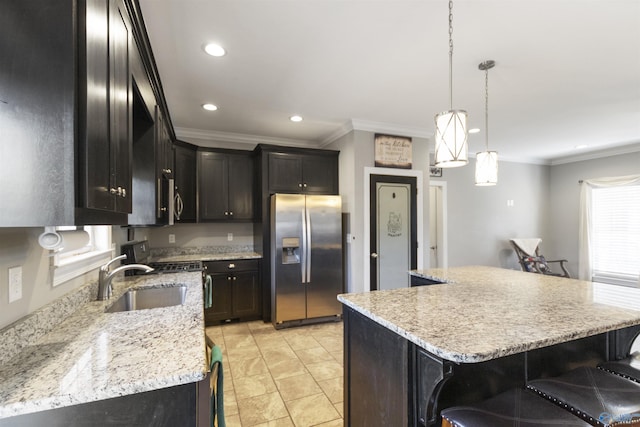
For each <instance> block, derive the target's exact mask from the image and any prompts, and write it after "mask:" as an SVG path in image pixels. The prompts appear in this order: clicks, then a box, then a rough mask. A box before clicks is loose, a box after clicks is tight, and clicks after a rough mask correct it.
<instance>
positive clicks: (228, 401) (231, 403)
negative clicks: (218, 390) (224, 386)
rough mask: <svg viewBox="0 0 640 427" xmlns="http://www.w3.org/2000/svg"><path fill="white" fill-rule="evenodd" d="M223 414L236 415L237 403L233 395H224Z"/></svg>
mask: <svg viewBox="0 0 640 427" xmlns="http://www.w3.org/2000/svg"><path fill="white" fill-rule="evenodd" d="M224 414H225V416H226V415H236V414H238V402H237V401H236V395H235V393H233V392H232V393H227V392H225V393H224Z"/></svg>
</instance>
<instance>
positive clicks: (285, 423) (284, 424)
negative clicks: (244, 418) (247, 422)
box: [254, 417, 294, 427]
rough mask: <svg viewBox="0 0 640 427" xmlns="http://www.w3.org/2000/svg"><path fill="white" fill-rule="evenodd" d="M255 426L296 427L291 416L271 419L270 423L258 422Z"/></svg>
mask: <svg viewBox="0 0 640 427" xmlns="http://www.w3.org/2000/svg"><path fill="white" fill-rule="evenodd" d="M254 427H294V425H293V421H291V418H289V417H287V418H280V419H279V420H274V421H269V422H268V423H260V424H256V425H255V426H254Z"/></svg>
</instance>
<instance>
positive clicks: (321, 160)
mask: <svg viewBox="0 0 640 427" xmlns="http://www.w3.org/2000/svg"><path fill="white" fill-rule="evenodd" d="M302 187H303V192H304V193H313V194H338V157H337V156H335V157H334V156H324V155H318V156H313V155H305V156H303V157H302Z"/></svg>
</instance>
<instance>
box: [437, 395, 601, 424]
mask: <svg viewBox="0 0 640 427" xmlns="http://www.w3.org/2000/svg"><path fill="white" fill-rule="evenodd" d="M516 425H517V426H520V427H541V426H563V427H590V426H589V424H587V423H586V422H584V421H583V420H581V419H580V418H578V417H576V416H575V415H572V414H571V413H569V412H567V411H565V410H563V409H561V408H559V407H557V406H556V405H554V404H553V403H550V402H548V401H546V400H545V399H541V398H540V397H538V396H536V395H535V394H533V393H531V392H529V391H527V390H524V389H513V390H509V391H506V392H504V393H502V394H499V395H497V396H495V397H492V398H490V399H488V400H485V401H483V402H481V403H478V404H475V405H472V406H455V407H452V408H447V409H445V410H443V411H442V427H513V426H516Z"/></svg>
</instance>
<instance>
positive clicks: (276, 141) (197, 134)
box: [175, 127, 316, 149]
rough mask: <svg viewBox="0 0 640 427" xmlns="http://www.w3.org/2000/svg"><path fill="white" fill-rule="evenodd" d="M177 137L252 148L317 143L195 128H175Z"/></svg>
mask: <svg viewBox="0 0 640 427" xmlns="http://www.w3.org/2000/svg"><path fill="white" fill-rule="evenodd" d="M175 131H176V137H177V138H178V139H181V138H189V139H197V140H199V141H202V142H209V143H211V142H224V143H234V144H244V145H250V146H251V148H249V149H253V147H255V146H256V145H257V144H272V145H286V146H288V147H309V146H310V145H315V144H316V143H314V142H313V141H304V140H299V139H290V138H275V137H271V136H260V135H249V134H243V133H234V132H219V131H210V130H202V129H193V128H181V127H177V128H175Z"/></svg>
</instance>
